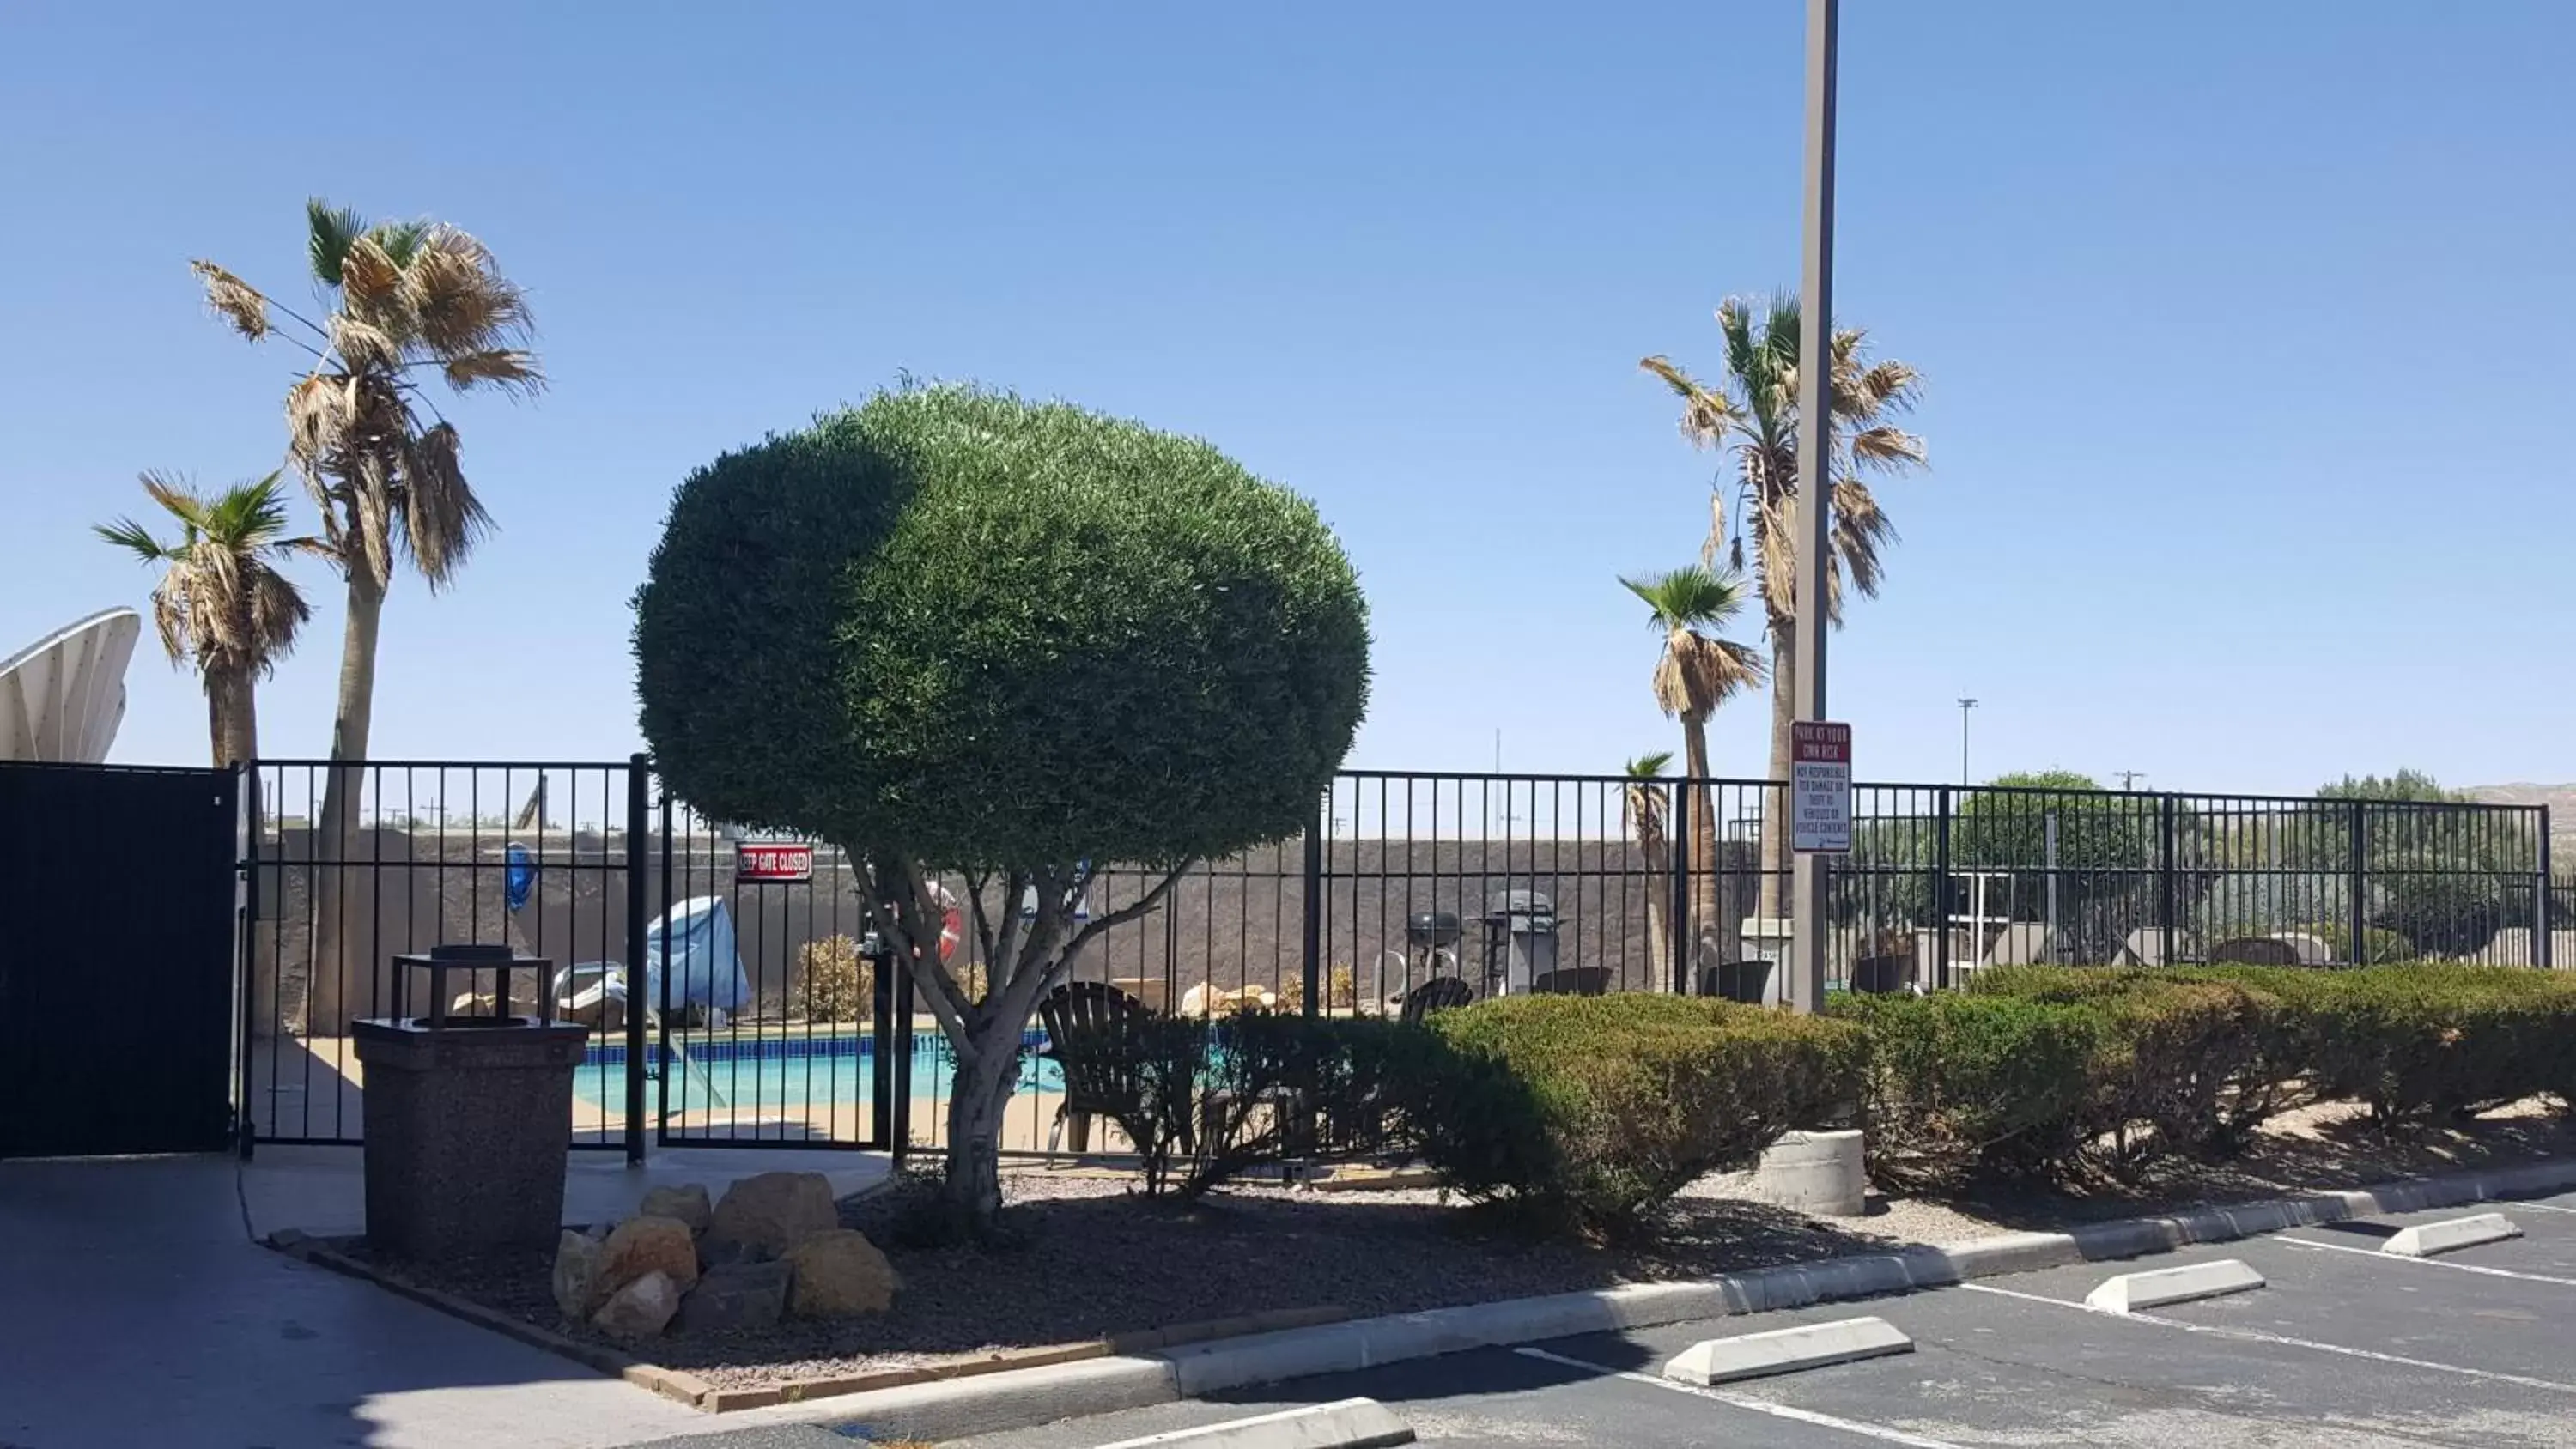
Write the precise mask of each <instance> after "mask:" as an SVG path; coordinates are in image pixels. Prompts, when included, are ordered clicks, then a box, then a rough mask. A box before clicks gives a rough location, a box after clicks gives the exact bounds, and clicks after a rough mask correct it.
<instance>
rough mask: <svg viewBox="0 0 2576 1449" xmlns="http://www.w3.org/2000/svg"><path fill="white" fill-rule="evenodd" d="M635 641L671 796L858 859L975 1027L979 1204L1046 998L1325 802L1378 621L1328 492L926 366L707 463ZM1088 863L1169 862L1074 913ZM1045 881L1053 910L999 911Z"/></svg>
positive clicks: (941, 1004) (965, 1093)
mask: <svg viewBox="0 0 2576 1449" xmlns="http://www.w3.org/2000/svg"><path fill="white" fill-rule="evenodd" d="M635 657H636V666H637V692H638V694H639V696H640V698H641V701H642V722H643V730H644V736H645V738H646V740H647V741H649V742H650V743H651V745H652V747H653V753H654V757H655V761H656V765H657V768H658V769H659V770H660V772H661V774H662V777H663V779H664V780H665V781H666V782H667V784H668V785H669V787H670V789H671V790H672V792H673V793H674V794H676V795H677V796H678V797H679V798H681V799H683V800H686V801H687V802H688V803H689V804H690V805H691V806H692V807H693V808H695V809H696V810H697V811H699V812H700V813H701V814H703V815H706V816H708V817H710V818H714V819H720V820H726V821H731V822H736V823H739V824H742V825H745V826H750V827H755V828H764V829H778V830H792V831H798V832H802V833H804V834H807V835H810V836H814V837H818V838H821V839H824V840H828V841H831V842H833V843H834V844H837V845H839V846H841V847H842V848H844V849H845V850H847V851H848V852H849V853H850V856H851V858H852V860H854V861H856V862H858V863H860V865H861V866H862V870H861V872H860V874H861V885H862V889H863V890H865V891H866V892H867V893H868V894H869V897H870V909H871V913H872V916H873V918H874V919H875V920H876V921H877V922H878V923H879V925H880V927H881V929H883V930H884V931H886V933H887V934H888V937H889V944H890V945H891V946H892V947H893V949H894V950H895V951H896V952H897V953H898V957H899V959H904V960H909V961H910V962H911V963H912V967H911V969H912V973H913V978H914V982H915V987H916V994H917V996H918V997H919V999H920V1000H921V1001H922V1002H923V1003H924V1004H925V1005H926V1006H927V1008H928V1009H929V1011H930V1012H931V1013H932V1015H934V1016H935V1017H936V1018H937V1019H938V1021H939V1025H940V1029H941V1031H942V1032H943V1033H944V1034H945V1035H946V1037H947V1038H948V1042H949V1045H950V1046H951V1047H952V1048H953V1049H954V1050H955V1052H956V1055H957V1061H958V1067H957V1078H956V1083H955V1087H954V1091H953V1093H952V1095H951V1097H950V1101H949V1111H948V1155H947V1163H946V1167H947V1191H948V1196H949V1201H950V1205H951V1207H952V1208H953V1209H954V1210H956V1211H957V1212H958V1213H959V1214H960V1215H961V1216H962V1217H963V1219H964V1220H965V1221H966V1222H968V1223H970V1224H973V1225H976V1226H979V1227H980V1226H984V1225H989V1223H990V1222H991V1220H992V1217H993V1215H994V1213H995V1212H996V1211H997V1210H998V1209H999V1207H1000V1202H1001V1185H1000V1180H999V1175H998V1167H999V1163H998V1150H999V1142H1000V1130H1001V1122H1002V1112H1003V1108H1004V1106H1005V1105H1006V1104H1007V1103H1008V1101H1009V1099H1010V1094H1011V1090H1012V1087H1013V1085H1014V1084H1015V1082H1016V1081H1017V1078H1018V1075H1019V1071H1018V1068H1019V1055H1020V1051H1021V1039H1022V1033H1023V1032H1024V1031H1025V1030H1026V1028H1027V1024H1028V1021H1029V1019H1030V1016H1031V1014H1032V1013H1033V1011H1034V1010H1035V1008H1036V1005H1037V1002H1038V1000H1039V999H1040V998H1041V997H1042V996H1043V995H1044V994H1045V993H1046V992H1048V991H1050V990H1052V989H1054V988H1055V987H1056V986H1057V985H1060V984H1061V983H1062V982H1063V980H1064V979H1065V977H1066V975H1067V974H1068V972H1069V970H1070V963H1071V962H1072V960H1073V958H1074V957H1075V955H1076V954H1077V953H1078V952H1079V951H1080V950H1081V949H1082V947H1083V946H1084V945H1085V944H1086V943H1087V942H1089V941H1090V940H1091V939H1092V938H1093V937H1096V936H1098V935H1099V934H1100V933H1102V932H1103V931H1106V930H1108V929H1110V928H1111V927H1113V926H1116V925H1118V924H1119V923H1121V922H1123V921H1126V920H1130V919H1133V918H1135V917H1136V916H1139V915H1142V914H1144V913H1146V912H1148V911H1151V910H1153V909H1155V908H1156V907H1157V906H1158V905H1159V904H1160V903H1161V901H1162V899H1163V897H1164V895H1165V894H1167V893H1168V892H1169V890H1170V889H1171V886H1172V883H1173V882H1174V881H1176V880H1177V879H1178V878H1179V877H1180V875H1181V874H1182V873H1183V872H1185V871H1186V870H1187V869H1188V868H1189V866H1190V865H1191V863H1192V862H1194V861H1197V860H1200V859H1204V858H1207V857H1212V856H1223V855H1228V854H1232V853H1234V852H1236V851H1239V850H1242V849H1244V848H1245V847H1248V846H1251V845H1254V844H1257V843H1260V842H1263V841H1268V840H1276V839H1280V838H1283V837H1286V836H1289V835H1293V834H1296V833H1297V832H1299V831H1300V830H1302V829H1305V828H1306V827H1307V826H1308V825H1309V824H1310V823H1311V822H1312V820H1313V819H1314V816H1315V810H1316V806H1317V802H1318V799H1319V798H1320V796H1321V795H1322V793H1323V791H1324V789H1325V788H1326V786H1327V785H1328V784H1329V782H1330V780H1331V778H1332V774H1333V772H1334V770H1335V769H1336V768H1338V767H1339V765H1340V763H1341V760H1342V757H1343V755H1344V754H1345V753H1346V752H1347V751H1348V750H1349V748H1350V743H1351V737H1352V734H1353V732H1354V730H1356V729H1357V727H1358V724H1359V720H1360V716H1361V713H1362V711H1363V709H1364V707H1365V704H1366V699H1367V689H1368V624H1367V610H1366V606H1365V604H1364V603H1363V602H1362V600H1361V597H1360V591H1359V584H1358V581H1357V579H1356V577H1355V576H1354V574H1353V572H1352V570H1351V566H1350V562H1349V560H1348V559H1347V558H1345V557H1344V556H1343V554H1342V551H1341V548H1340V546H1339V545H1338V544H1337V543H1336V542H1335V541H1334V539H1333V536H1332V533H1331V532H1330V530H1328V529H1327V528H1326V527H1325V526H1324V524H1323V522H1322V521H1321V519H1320V518H1318V516H1317V515H1316V512H1315V510H1314V508H1313V507H1312V506H1311V505H1310V504H1308V503H1307V502H1305V501H1304V500H1303V499H1301V498H1298V497H1297V496H1295V495H1294V494H1291V493H1289V492H1287V491H1286V490H1284V489H1281V488H1278V487H1275V486H1273V485H1271V484H1268V483H1264V482H1262V481H1261V480H1260V479H1258V478H1256V477H1254V476H1253V475H1252V474H1250V473H1249V472H1247V471H1245V470H1244V469H1243V468H1242V467H1241V466H1240V465H1239V464H1237V463H1235V462H1234V461H1233V460H1232V459H1230V458H1228V457H1226V456H1225V455H1224V454H1222V453H1220V452H1218V451H1217V450H1216V449H1214V448H1212V447H1210V446H1208V445H1207V444H1205V443H1203V442H1199V441H1197V440H1194V439H1190V438H1183V437H1178V436H1175V435H1173V434H1170V433H1161V432H1156V431H1154V430H1152V429H1150V428H1146V427H1143V426H1140V425H1138V424H1135V423H1131V422H1125V421H1121V420H1119V419H1115V418H1108V417H1103V416H1101V415H1099V414H1097V413H1092V412H1086V411H1084V410H1082V409H1080V408H1077V407H1073V406H1070V405H1066V404H1061V403H1049V404H1039V403H1031V402H1028V401H1025V400H1023V399H1020V398H1017V397H1013V396H1009V395H1007V394H1001V393H995V392H989V391H985V390H982V389H978V388H973V387H955V386H943V387H927V388H915V387H907V388H905V389H902V390H899V391H894V392H888V393H882V394H880V395H878V396H877V397H875V398H873V399H871V400H870V401H869V402H868V403H866V404H865V405H864V406H861V407H858V408H854V409H848V410H844V411H841V412H838V413H833V414H829V415H826V416H824V417H822V418H819V419H818V420H817V421H816V422H815V424H814V425H813V426H812V427H810V428H807V429H805V430H803V431H801V432H796V433H791V434H787V435H785V436H779V437H772V438H770V439H769V440H767V441H766V442H763V443H761V444H758V445H757V446H754V447H750V448H746V449H744V450H742V451H740V452H736V453H728V454H726V455H725V456H723V457H721V458H719V459H717V460H716V461H715V462H713V463H711V464H709V465H707V466H706V467H703V468H701V469H699V470H698V471H697V472H695V473H693V474H692V475H690V477H689V479H688V481H686V482H685V483H683V484H682V485H681V486H680V489H679V492H678V493H677V494H676V495H675V496H674V498H673V499H672V503H671V512H670V517H669V519H668V521H667V522H666V523H665V525H664V528H663V536H662V542H661V544H660V546H659V547H657V548H656V549H655V550H654V553H653V558H652V563H651V566H650V569H649V571H648V573H647V576H646V579H645V583H644V586H643V588H642V590H641V591H640V592H639V593H638V594H637V596H636V623H635ZM1093 862H1098V863H1103V864H1105V863H1109V862H1120V863H1123V864H1131V865H1137V866H1143V867H1148V868H1151V869H1154V870H1156V871H1158V872H1160V883H1159V884H1157V885H1154V886H1152V887H1150V888H1148V889H1147V890H1145V891H1144V892H1142V894H1141V898H1140V899H1138V900H1136V901H1135V902H1133V903H1132V904H1129V905H1127V906H1124V907H1122V908H1120V909H1118V910H1116V911H1113V912H1109V913H1107V914H1104V915H1100V916H1097V917H1095V918H1093V919H1091V920H1089V921H1087V922H1080V923H1077V921H1076V919H1075V908H1076V906H1077V905H1078V904H1079V903H1080V902H1081V901H1083V900H1084V898H1085V895H1084V893H1085V890H1086V888H1087V886H1088V885H1089V883H1090V879H1091V876H1092V874H1093V865H1092V863H1093ZM944 871H955V872H958V873H961V874H963V875H964V876H965V877H966V879H967V883H968V885H969V887H970V889H969V890H968V891H967V892H966V900H967V902H968V903H969V908H970V911H969V914H970V920H971V924H972V928H973V930H974V931H975V933H976V937H977V940H976V944H977V945H978V946H980V948H981V950H980V953H979V954H980V955H981V957H982V959H983V960H985V961H987V962H989V963H991V965H990V975H989V978H988V982H989V984H988V989H986V990H984V991H981V992H976V991H970V990H968V989H967V986H966V984H965V983H964V982H963V981H962V980H961V978H960V976H959V975H958V974H956V973H955V972H953V971H952V970H951V969H950V968H949V967H947V966H944V965H942V964H941V963H940V960H939V952H938V938H939V929H940V915H941V913H940V908H939V902H938V901H937V899H936V898H935V896H934V894H933V892H932V890H931V885H930V882H931V879H932V877H933V876H934V875H936V874H937V873H940V872H944ZM988 888H989V889H988ZM1031 898H1034V900H1035V902H1036V910H1035V913H1034V915H1033V917H1031V918H1029V919H1026V920H1024V919H1023V918H1022V913H1021V912H1020V911H1017V910H1013V909H1009V908H1007V907H1005V908H1004V909H1001V910H998V911H995V910H991V909H990V908H989V903H990V902H994V901H999V902H1006V903H1007V902H1018V901H1022V900H1028V899H1031ZM996 917H998V919H996ZM962 954H964V953H961V955H962ZM961 964H962V963H961Z"/></svg>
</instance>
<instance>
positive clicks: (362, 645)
mask: <svg viewBox="0 0 2576 1449" xmlns="http://www.w3.org/2000/svg"><path fill="white" fill-rule="evenodd" d="M384 612H385V586H384V585H383V584H380V583H378V582H376V581H375V580H374V579H373V578H372V577H371V576H370V575H369V572H368V569H367V566H366V565H365V564H364V563H363V562H360V563H357V564H355V565H354V566H353V567H351V568H350V570H349V618H348V626H347V630H346V632H345V633H344V634H343V635H342V636H341V642H340V700H339V713H338V715H337V717H336V718H335V719H334V720H333V721H332V724H331V764H332V768H331V769H330V770H329V771H328V772H327V775H326V778H325V780H324V783H323V786H322V818H321V819H320V821H318V822H317V826H316V829H315V830H314V832H313V859H314V861H315V862H317V863H316V864H315V866H314V868H313V873H314V881H313V905H314V917H315V919H314V925H313V960H312V966H311V969H312V973H313V975H312V980H311V983H310V985H309V986H308V988H307V990H306V994H305V1010H304V1023H305V1029H306V1031H307V1032H308V1033H312V1034H326V1033H327V1034H329V1035H333V1036H337V1035H339V1034H340V1033H341V1031H342V1030H343V1028H344V1027H345V1026H346V1024H347V1014H348V1011H349V1009H350V1008H351V1007H352V1006H364V1007H366V1008H368V1009H370V1010H372V1009H374V1007H375V1006H376V1004H377V996H378V993H376V992H374V991H365V992H360V991H357V990H356V989H355V988H356V986H357V980H356V979H355V978H356V977H357V976H358V974H359V973H360V972H361V971H364V972H367V973H370V976H371V975H372V973H373V972H374V970H375V969H376V966H375V963H373V962H353V961H351V960H350V959H349V941H350V936H351V931H350V926H351V924H352V923H351V922H350V921H349V920H348V919H347V916H348V909H349V902H350V899H351V897H352V893H351V892H350V891H349V890H348V889H347V884H348V883H347V874H348V867H347V865H346V862H349V861H352V860H354V859H356V858H357V842H358V832H357V802H358V796H359V794H360V792H361V791H362V790H363V789H364V788H365V781H366V771H365V770H364V769H362V768H359V767H360V766H361V765H363V763H364V762H365V760H366V758H367V732H368V728H369V726H370V725H372V724H373V723H374V720H375V706H376V638H377V631H378V627H379V626H380V625H381V624H382V622H383V620H384ZM329 862H339V864H331V863H329ZM364 934H365V935H366V936H368V937H372V936H373V934H374V933H373V932H372V931H369V932H366V933H364Z"/></svg>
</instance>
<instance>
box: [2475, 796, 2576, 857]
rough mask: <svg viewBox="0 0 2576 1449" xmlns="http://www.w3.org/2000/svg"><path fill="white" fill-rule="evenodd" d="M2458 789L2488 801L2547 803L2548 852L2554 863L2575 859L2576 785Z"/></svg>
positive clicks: (2512, 803) (2529, 803) (2517, 803)
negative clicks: (2572, 850)
mask: <svg viewBox="0 0 2576 1449" xmlns="http://www.w3.org/2000/svg"><path fill="white" fill-rule="evenodd" d="M2460 793H2462V794H2464V795H2466V796H2468V797H2469V798H2470V799H2472V800H2483V801H2485V802H2487V803H2488V804H2491V805H2546V806H2548V807H2549V853H2550V855H2551V856H2552V857H2553V860H2554V863H2560V864H2566V863H2576V855H2569V854H2568V853H2567V852H2568V851H2569V850H2571V849H2576V785H2532V784H2513V785H2471V786H2469V787H2468V788H2467V789H2465V790H2463V791H2461V792H2460Z"/></svg>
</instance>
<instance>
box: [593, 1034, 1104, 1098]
mask: <svg viewBox="0 0 2576 1449" xmlns="http://www.w3.org/2000/svg"><path fill="white" fill-rule="evenodd" d="M1044 1040H1045V1038H1044V1037H1043V1036H1040V1035H1039V1034H1038V1033H1035V1032H1032V1033H1030V1034H1029V1042H1030V1045H1031V1046H1032V1048H1034V1047H1035V1046H1037V1045H1038V1044H1040V1043H1042V1042H1044ZM671 1048H672V1055H670V1056H667V1057H665V1056H661V1055H660V1054H658V1053H653V1052H652V1049H651V1048H647V1051H648V1054H649V1055H648V1060H652V1061H654V1062H656V1067H655V1071H656V1072H657V1074H659V1075H662V1076H663V1077H665V1078H666V1080H665V1081H652V1080H649V1079H648V1080H647V1081H646V1082H645V1084H644V1094H645V1101H646V1102H647V1103H648V1104H657V1103H659V1102H660V1101H661V1100H662V1093H663V1092H664V1091H665V1090H667V1091H668V1092H669V1094H670V1095H669V1102H670V1109H671V1110H672V1111H674V1112H689V1111H699V1110H704V1109H706V1108H710V1107H733V1108H752V1107H761V1106H767V1107H804V1106H820V1105H822V1104H824V1103H827V1102H829V1103H837V1104H841V1105H845V1106H846V1105H855V1104H857V1103H861V1102H866V1101H869V1100H871V1099H872V1098H873V1096H874V1094H875V1091H876V1067H877V1060H876V1043H875V1042H874V1040H873V1039H871V1038H867V1037H858V1038H851V1037H815V1038H810V1039H808V1038H799V1037H780V1038H769V1039H762V1040H740V1041H734V1040H719V1041H691V1040H688V1039H687V1038H685V1037H681V1036H674V1037H673V1038H672V1041H671ZM911 1057H912V1060H911V1062H910V1063H909V1079H908V1087H907V1090H908V1091H909V1093H910V1095H911V1098H912V1100H913V1101H916V1102H930V1101H943V1100H945V1099H946V1098H947V1096H948V1082H949V1078H950V1076H951V1075H952V1074H953V1073H954V1072H955V1071H956V1067H957V1059H956V1057H955V1055H954V1054H953V1053H951V1052H950V1051H949V1049H948V1043H947V1042H946V1041H945V1040H944V1039H942V1038H940V1037H938V1036H936V1035H927V1034H925V1035H920V1036H916V1037H914V1038H913V1042H912V1052H911ZM1017 1090H1018V1091H1020V1092H1024V1093H1027V1092H1036V1093H1060V1092H1062V1091H1063V1090H1064V1072H1063V1070H1062V1069H1061V1068H1059V1067H1058V1066H1057V1065H1056V1064H1055V1063H1054V1062H1051V1061H1045V1060H1042V1059H1039V1058H1037V1057H1036V1056H1034V1055H1032V1056H1029V1057H1026V1058H1023V1059H1022V1061H1021V1064H1020V1081H1019V1086H1018V1088H1017ZM573 1091H574V1093H575V1094H576V1095H577V1096H578V1097H579V1098H580V1099H581V1100H582V1101H584V1102H587V1103H589V1104H590V1105H592V1106H593V1107H604V1108H610V1109H617V1108H622V1107H623V1106H624V1104H625V1101H626V1048H625V1046H624V1045H623V1044H611V1045H606V1046H593V1047H592V1048H591V1049H590V1051H589V1053H588V1055H587V1056H586V1057H585V1058H584V1059H583V1061H582V1064H581V1066H580V1067H579V1068H578V1069H577V1070H576V1071H575V1073H574V1076H573Z"/></svg>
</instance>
